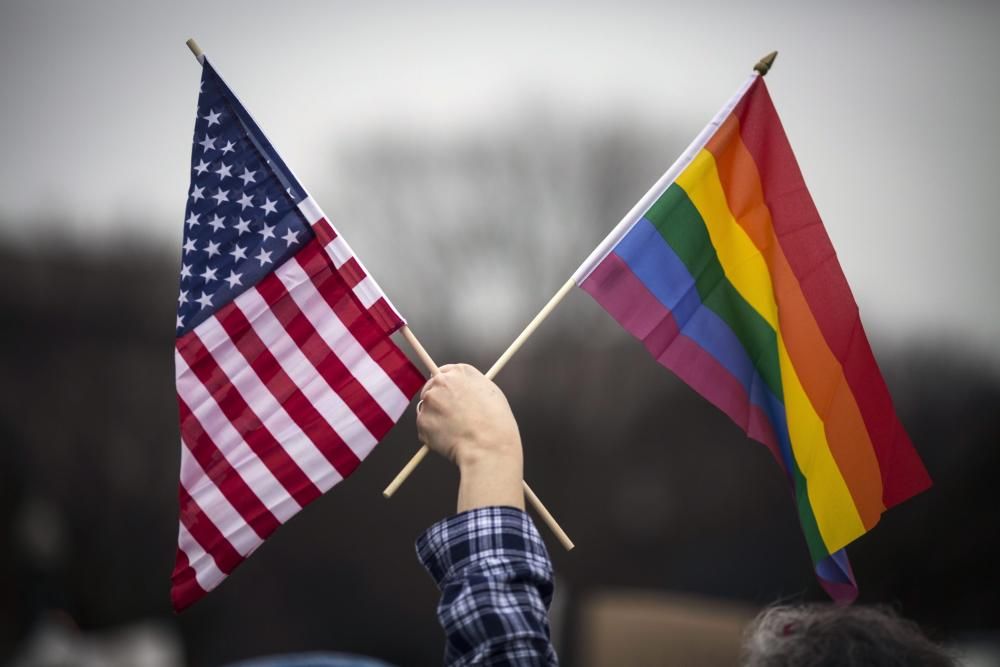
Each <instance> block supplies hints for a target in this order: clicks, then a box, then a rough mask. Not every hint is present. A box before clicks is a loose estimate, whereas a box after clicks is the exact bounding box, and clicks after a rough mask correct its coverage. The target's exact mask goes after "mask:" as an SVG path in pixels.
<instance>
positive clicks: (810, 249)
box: [575, 75, 931, 601]
mask: <svg viewBox="0 0 1000 667" xmlns="http://www.w3.org/2000/svg"><path fill="white" fill-rule="evenodd" d="M744 91H745V93H744ZM671 172H676V176H672V175H671ZM651 195H652V196H653V197H654V199H653V201H652V203H651V205H645V206H643V204H644V202H645V201H648V199H649V198H650V195H647V198H646V199H645V200H644V202H640V204H639V205H637V207H636V209H633V211H634V213H633V214H630V216H626V220H625V221H623V225H625V226H624V227H623V226H622V225H619V228H616V230H615V232H612V235H611V236H610V237H609V240H606V241H605V244H603V247H602V248H598V250H597V251H595V253H594V255H592V256H591V258H590V259H588V261H587V262H585V263H584V265H583V266H581V268H580V270H578V271H577V273H576V275H575V278H576V281H577V284H579V285H580V286H581V287H582V288H583V289H584V290H586V291H587V292H588V293H590V294H591V295H592V296H593V297H594V298H595V299H596V300H597V301H598V303H600V304H601V305H602V306H603V307H604V308H605V309H606V310H608V311H609V312H610V313H611V315H612V316H613V317H614V318H615V319H616V320H618V322H619V323H620V324H621V325H622V326H624V327H625V329H626V330H628V331H629V332H630V333H632V334H633V335H634V336H636V337H637V338H639V339H640V340H642V341H643V343H644V344H645V345H646V347H647V349H648V350H649V351H650V353H652V354H653V356H654V357H655V358H656V359H657V361H658V362H659V363H661V364H662V365H663V366H665V367H667V368H669V369H671V370H672V371H674V372H675V373H676V374H677V375H678V376H679V377H681V378H682V379H683V380H685V381H686V382H687V383H688V384H690V385H691V386H692V387H693V388H694V389H695V390H696V391H698V392H699V393H701V394H702V395H703V396H705V397H706V398H707V399H708V400H709V401H711V402H712V403H713V404H715V405H716V406H717V407H719V408H720V409H721V410H723V412H725V413H726V414H728V415H729V416H730V417H731V418H732V419H733V420H734V421H736V423H738V424H740V425H741V426H742V427H743V428H744V430H745V431H746V432H747V434H748V435H749V436H750V437H752V438H754V439H756V440H759V441H760V442H762V443H764V444H765V445H767V446H768V447H769V448H770V450H771V451H772V453H773V454H774V456H775V458H776V460H777V461H778V463H779V464H780V465H781V466H782V468H783V469H784V471H785V473H786V475H787V477H788V479H789V482H790V483H791V486H792V490H793V495H794V498H795V502H796V507H797V510H798V514H799V519H800V522H801V525H802V528H803V531H804V533H805V537H806V542H807V544H808V546H809V551H810V554H811V556H812V559H813V563H814V565H815V567H816V571H817V574H818V575H819V578H820V582H821V583H822V584H823V585H824V587H825V588H826V590H827V591H828V592H829V593H830V595H831V596H832V597H833V598H834V599H836V600H838V601H849V600H852V599H853V598H854V597H856V595H857V586H856V584H855V582H854V577H853V574H852V572H851V569H850V564H849V562H848V561H847V557H846V554H845V553H844V552H843V551H842V549H843V548H844V547H845V546H846V545H847V544H849V543H850V542H852V541H853V540H855V539H856V538H858V537H859V536H861V535H862V534H864V533H865V532H866V531H868V530H870V529H871V528H872V527H873V526H874V525H875V524H876V523H878V520H879V518H880V516H881V514H882V512H883V511H885V509H886V508H888V507H891V506H893V505H895V504H897V503H899V502H901V501H903V500H906V499H907V498H909V497H911V496H913V495H914V494H916V493H919V492H920V491H923V490H924V489H926V488H928V487H929V486H930V484H931V481H930V477H929V476H928V474H927V471H926V470H925V468H924V466H923V463H922V462H921V461H920V458H919V456H918V455H917V453H916V451H915V450H914V448H913V445H912V444H911V442H910V439H909V437H908V436H907V435H906V432H905V431H904V430H903V427H902V425H901V424H900V422H899V419H898V418H897V416H896V413H895V410H894V408H893V406H892V400H891V398H890V396H889V392H888V389H887V388H886V385H885V382H884V381H883V379H882V375H881V373H880V372H879V369H878V366H877V365H876V363H875V359H874V357H873V356H872V352H871V347H870V346H869V344H868V339H867V337H866V336H865V332H864V329H863V328H862V326H861V319H860V316H859V314H858V307H857V304H856V303H855V301H854V297H853V295H852V294H851V291H850V288H849V287H848V285H847V281H846V279H845V278H844V274H843V271H842V270H841V268H840V264H839V262H838V261H837V257H836V254H835V252H834V250H833V246H832V245H831V243H830V239H829V237H828V236H827V234H826V230H825V229H824V227H823V223H822V221H821V220H820V217H819V213H818V212H817V211H816V207H815V205H814V204H813V201H812V198H811V197H810V195H809V192H808V190H807V189H806V185H805V182H804V180H803V178H802V174H801V172H800V171H799V167H798V163H797V162H796V160H795V156H794V154H793V153H792V149H791V146H790V145H789V143H788V140H787V138H786V136H785V133H784V130H783V128H782V126H781V121H780V120H779V119H778V115H777V112H776V111H775V109H774V106H773V104H772V102H771V98H770V96H769V94H768V91H767V87H766V86H765V85H764V80H763V79H762V78H760V77H759V76H756V75H754V76H753V77H751V80H750V82H749V85H748V86H747V85H745V86H744V88H743V89H741V91H740V93H738V94H737V96H736V98H734V100H733V101H731V102H730V103H729V104H728V105H727V106H726V107H725V108H724V109H723V111H722V112H720V114H719V115H718V116H716V119H715V120H714V121H713V122H712V123H711V124H710V125H709V126H708V127H707V128H706V130H705V131H703V132H702V134H701V135H700V136H699V138H698V139H696V140H695V143H694V144H692V146H691V147H690V148H689V149H688V151H686V153H685V155H684V156H682V158H681V160H679V162H678V165H675V167H674V168H672V169H671V171H670V172H668V173H667V174H666V175H665V176H664V178H663V179H661V181H660V183H659V184H658V185H657V186H654V189H653V190H652V191H651ZM630 218H631V219H630ZM615 238H617V242H615V240H614V239H615Z"/></svg>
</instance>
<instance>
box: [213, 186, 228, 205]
mask: <svg viewBox="0 0 1000 667" xmlns="http://www.w3.org/2000/svg"><path fill="white" fill-rule="evenodd" d="M212 199H214V200H215V201H216V203H217V204H219V205H220V206H221V205H222V203H223V202H227V201H229V190H223V189H222V188H219V191H218V192H216V193H215V194H214V195H212Z"/></svg>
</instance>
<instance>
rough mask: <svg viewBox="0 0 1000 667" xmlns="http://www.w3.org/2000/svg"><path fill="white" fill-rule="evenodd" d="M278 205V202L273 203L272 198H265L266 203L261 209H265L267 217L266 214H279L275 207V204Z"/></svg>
mask: <svg viewBox="0 0 1000 667" xmlns="http://www.w3.org/2000/svg"><path fill="white" fill-rule="evenodd" d="M277 203H278V202H276V201H271V198H270V197H265V198H264V203H263V204H261V205H260V207H261V208H262V209H264V213H265V215H266V214H268V213H277V212H278V211H277V209H276V208H275V207H274V205H275V204H277Z"/></svg>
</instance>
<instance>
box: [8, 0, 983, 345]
mask: <svg viewBox="0 0 1000 667" xmlns="http://www.w3.org/2000/svg"><path fill="white" fill-rule="evenodd" d="M824 4H825V5H827V6H825V7H824V8H809V7H808V6H807V3H802V2H767V3H749V2H728V3H711V2H697V3H691V2H685V3H676V4H671V3H665V2H655V3H653V2H650V3H642V2H623V1H619V2H615V3H607V4H599V3H581V2H573V3H569V2H567V3H547V4H543V3H527V2H526V3H519V2H505V3H478V2H463V3H418V2H398V3H388V2H384V3H379V2H366V3H338V2H294V3H293V2H286V3H278V2H273V1H272V2H268V3H264V2H247V1H244V2H239V3H228V2H211V3H207V2H198V3H194V2H170V3H144V2H134V1H129V2H103V3H97V2H92V3H91V2H88V3H83V2H80V3H78V2H64V3H60V2H51V1H39V0H33V1H30V2H28V1H25V2H20V3H12V2H9V1H8V2H4V3H3V5H2V7H0V90H2V91H3V93H2V105H3V106H2V108H3V111H2V114H0V145H2V146H3V160H2V161H0V222H2V224H3V225H4V226H5V229H4V232H5V234H4V236H5V237H6V238H8V239H10V238H16V239H18V240H19V241H20V242H22V243H24V242H28V243H31V242H32V239H33V238H35V234H36V230H35V226H36V225H38V224H39V223H38V221H39V220H43V219H55V220H59V221H60V224H64V225H65V227H64V228H60V231H61V233H65V234H66V235H67V236H69V237H71V238H73V239H75V240H77V241H82V242H86V243H92V244H94V245H95V246H98V247H101V246H105V245H107V244H112V243H115V242H116V240H117V239H121V238H125V237H128V238H131V239H135V238H136V237H142V238H148V240H149V242H150V243H155V244H162V245H164V246H165V247H168V248H179V239H180V234H181V221H182V218H183V210H184V204H185V192H186V189H187V181H188V177H189V169H188V164H189V160H190V150H191V143H190V142H191V131H192V125H193V107H194V103H195V99H196V94H197V81H198V77H199V70H198V67H197V65H196V63H195V61H194V60H193V58H192V57H191V54H190V53H189V52H188V50H187V49H186V47H185V46H184V40H185V39H186V38H187V37H191V36H193V37H195V38H197V39H198V40H199V42H200V43H201V45H202V46H203V47H204V49H205V51H206V52H207V53H208V54H209V55H210V56H211V57H212V58H213V62H214V63H215V64H216V66H217V67H218V68H219V69H220V71H222V72H223V74H224V75H225V76H226V78H227V79H228V81H229V83H230V85H232V86H233V87H234V89H235V90H236V91H237V92H238V94H239V95H240V96H241V98H242V99H243V101H244V102H245V103H246V105H247V106H248V107H249V108H250V109H251V110H252V111H253V113H254V115H255V116H256V118H257V120H258V121H259V122H260V123H261V125H262V126H263V127H264V128H265V130H266V131H267V132H268V134H269V136H270V138H271V139H272V141H273V143H274V144H275V145H276V146H277V147H278V148H279V150H281V152H282V154H283V156H284V157H285V159H286V161H287V162H288V163H289V164H291V165H293V168H294V169H295V171H296V173H297V174H298V176H299V177H300V179H301V180H302V181H303V182H304V183H305V184H306V185H307V187H310V189H312V190H313V191H314V192H316V191H320V192H322V191H323V188H322V187H321V184H320V183H317V181H322V179H323V178H324V177H325V176H327V175H328V174H329V173H330V162H331V159H332V158H331V155H333V154H335V153H336V151H337V148H338V146H345V145H348V144H350V145H351V146H357V145H358V144H359V142H361V141H363V139H364V137H366V136H369V135H371V136H377V135H383V134H385V133H386V132H391V133H398V134H406V133H410V134H420V135H425V136H426V135H430V136H435V133H436V135H437V136H445V135H451V134H460V133H463V132H465V133H467V132H473V131H475V132H482V133H486V134H488V133H490V132H491V129H495V128H498V127H503V126H504V125H505V123H507V122H508V121H509V120H510V119H511V118H512V117H514V116H515V115H516V114H517V113H519V112H521V111H523V109H524V107H525V105H526V104H529V103H530V104H539V103H540V104H544V105H545V107H546V108H547V109H549V111H550V113H554V114H556V115H557V116H565V117H566V118H567V119H573V122H578V123H585V122H589V121H594V122H600V121H603V120H607V119H609V118H615V117H616V116H619V115H622V116H625V115H627V116H628V117H638V118H642V119H645V120H647V121H648V122H651V123H657V124H663V125H664V126H669V127H670V128H671V129H672V130H673V131H674V132H675V133H678V134H681V135H685V136H687V135H690V136H691V137H693V136H694V135H695V134H696V133H697V132H698V130H700V129H701V127H702V126H703V125H704V124H705V122H706V121H707V120H708V119H709V118H710V117H711V116H712V115H713V114H714V113H715V111H716V110H717V109H718V107H719V106H720V105H721V103H722V102H723V101H725V99H726V98H728V97H729V95H730V94H731V93H732V92H733V90H734V89H735V88H736V87H737V86H738V85H739V83H740V82H741V81H742V80H743V78H744V77H745V76H746V74H747V73H748V71H749V68H750V66H751V65H752V64H753V63H754V62H755V61H756V60H757V59H758V58H759V57H760V56H761V55H763V54H764V53H766V52H767V51H769V50H771V49H778V50H779V51H780V52H781V55H780V57H779V59H778V62H777V64H776V66H775V69H774V71H773V72H772V74H771V75H769V77H768V84H769V87H770V89H771V92H772V96H773V97H774V99H775V103H776V106H777V108H778V111H779V113H780V115H781V117H782V120H783V122H784V124H785V128H786V130H787V132H788V134H789V137H790V139H791V142H792V145H793V147H794V149H795V151H796V153H797V155H798V157H799V161H800V164H801V166H802V170H803V172H804V174H805V177H806V181H807V183H808V184H809V186H810V188H811V191H812V193H813V196H814V198H815V200H816V202H817V205H818V207H819V209H820V212H821V214H822V216H823V218H824V220H825V222H826V225H827V228H828V230H829V233H830V236H831V237H832V239H833V242H834V245H835V247H836V248H837V250H838V253H839V255H840V258H841V262H842V264H843V266H844V270H845V273H846V274H847V277H848V279H849V281H850V282H851V284H852V286H853V288H854V290H855V294H856V296H857V297H858V301H859V303H860V304H861V306H862V313H863V315H864V316H865V321H866V322H867V323H868V324H869V326H871V323H872V321H873V320H874V322H875V328H876V330H877V331H882V332H885V331H891V332H892V335H893V337H895V338H899V339H913V340H919V339H924V338H927V337H950V336H954V335H955V334H964V335H966V336H971V338H972V340H973V341H974V342H975V343H976V344H977V345H979V346H980V347H982V349H983V350H985V351H986V352H987V353H988V354H990V355H992V356H993V358H994V359H998V358H1000V345H998V344H996V343H994V342H993V341H996V340H997V339H998V337H1000V299H998V298H997V295H996V293H995V289H996V286H997V285H998V284H1000V268H998V265H997V263H996V261H995V259H994V257H995V255H996V249H997V248H998V247H1000V220H997V216H996V206H995V204H994V202H995V200H996V196H997V192H998V188H1000V182H998V174H1000V132H998V131H997V130H996V123H995V118H996V115H997V110H998V109H1000V75H998V71H1000V40H998V39H997V35H1000V9H998V3H992V2H965V3H963V2H952V3H929V2H863V3H856V4H852V3H845V2H840V3H824ZM675 157H676V155H674V154H671V155H664V156H663V165H662V169H663V170H666V168H667V167H668V166H669V165H670V163H671V162H673V160H674V158H675ZM658 175H659V174H650V175H649V178H648V183H650V184H651V183H652V182H653V181H654V180H655V179H656V177H657V176H658ZM335 204H336V203H335V202H334V203H330V202H324V207H326V208H328V209H330V208H336V206H335ZM138 213H141V215H142V219H144V220H146V221H147V222H145V223H144V224H146V225H148V226H147V227H146V228H143V229H136V228H135V227H136V222H137V219H140V218H139V217H138V215H137V214H138ZM621 213H622V214H624V213H625V211H624V210H623V211H622V212H621ZM432 222H433V221H428V224H432ZM616 222H617V218H615V219H611V220H608V221H607V223H608V228H609V229H610V228H611V227H612V226H613V225H614V224H615V223H616ZM570 223H571V221H559V223H558V224H570ZM339 225H340V227H341V228H342V231H343V232H344V233H345V234H346V235H347V236H348V237H349V238H350V237H351V229H350V221H340V222H339ZM597 240H598V239H594V242H595V244H596V242H597ZM0 241H2V238H0ZM581 259H582V258H581ZM370 268H372V269H373V270H375V271H376V272H379V271H381V270H389V271H391V270H395V269H396V267H384V268H383V267H370ZM574 268H575V266H567V267H566V274H567V275H569V273H570V272H572V270H573V269H574ZM557 287H558V285H553V286H552V288H553V291H554V290H555V289H556V288H557ZM530 314H531V313H527V312H526V313H525V315H524V317H525V318H527V317H528V316H530Z"/></svg>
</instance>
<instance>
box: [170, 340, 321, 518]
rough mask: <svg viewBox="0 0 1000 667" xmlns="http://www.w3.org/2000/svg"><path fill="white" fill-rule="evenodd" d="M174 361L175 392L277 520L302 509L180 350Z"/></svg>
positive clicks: (293, 514)
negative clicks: (228, 417)
mask: <svg viewBox="0 0 1000 667" xmlns="http://www.w3.org/2000/svg"><path fill="white" fill-rule="evenodd" d="M174 363H175V364H177V369H178V376H179V378H180V377H183V381H181V380H180V379H179V380H178V382H177V392H178V393H179V394H180V395H181V398H182V399H184V402H185V403H187V405H188V407H189V408H190V409H191V414H192V415H193V416H194V418H195V419H197V420H198V423H199V424H200V425H201V428H202V430H203V431H204V432H205V435H207V436H208V437H209V438H210V439H211V440H212V443H213V444H214V445H215V447H216V449H218V450H219V452H220V453H221V454H222V456H224V457H225V459H226V461H228V462H229V465H230V466H232V467H233V469H234V470H235V471H236V472H237V474H239V476H240V477H241V478H243V481H244V482H246V484H247V486H248V487H250V490H251V491H252V492H253V494H254V495H255V496H257V497H258V498H259V499H260V501H261V502H262V503H264V506H265V507H267V509H269V510H271V513H272V514H273V515H274V517H275V518H276V519H277V520H278V521H280V522H281V523H285V522H286V521H288V520H289V519H291V518H292V517H293V516H295V514H296V513H297V512H298V511H299V510H300V509H302V508H301V507H300V506H299V504H298V502H296V500H295V498H293V497H292V496H291V495H290V494H289V493H288V491H286V490H285V487H284V486H282V485H281V482H279V481H278V478H277V477H275V476H274V474H273V473H272V472H271V470H270V469H269V468H268V467H267V466H266V465H264V463H263V461H261V460H260V457H258V456H257V453H256V452H254V451H253V450H252V449H251V448H250V446H249V445H248V444H247V443H246V441H245V440H243V436H241V435H240V433H239V431H237V430H236V429H235V428H234V427H233V425H232V423H231V422H230V421H229V419H227V418H226V415H225V414H224V413H223V412H222V408H220V407H219V404H218V403H216V402H215V399H214V398H212V395H211V394H209V393H208V390H207V389H205V386H204V385H203V384H202V383H201V382H200V381H199V380H198V378H197V377H195V375H194V373H192V372H191V371H190V369H189V368H188V365H187V362H186V361H184V357H183V356H181V353H180V352H176V353H175V354H174Z"/></svg>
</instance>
